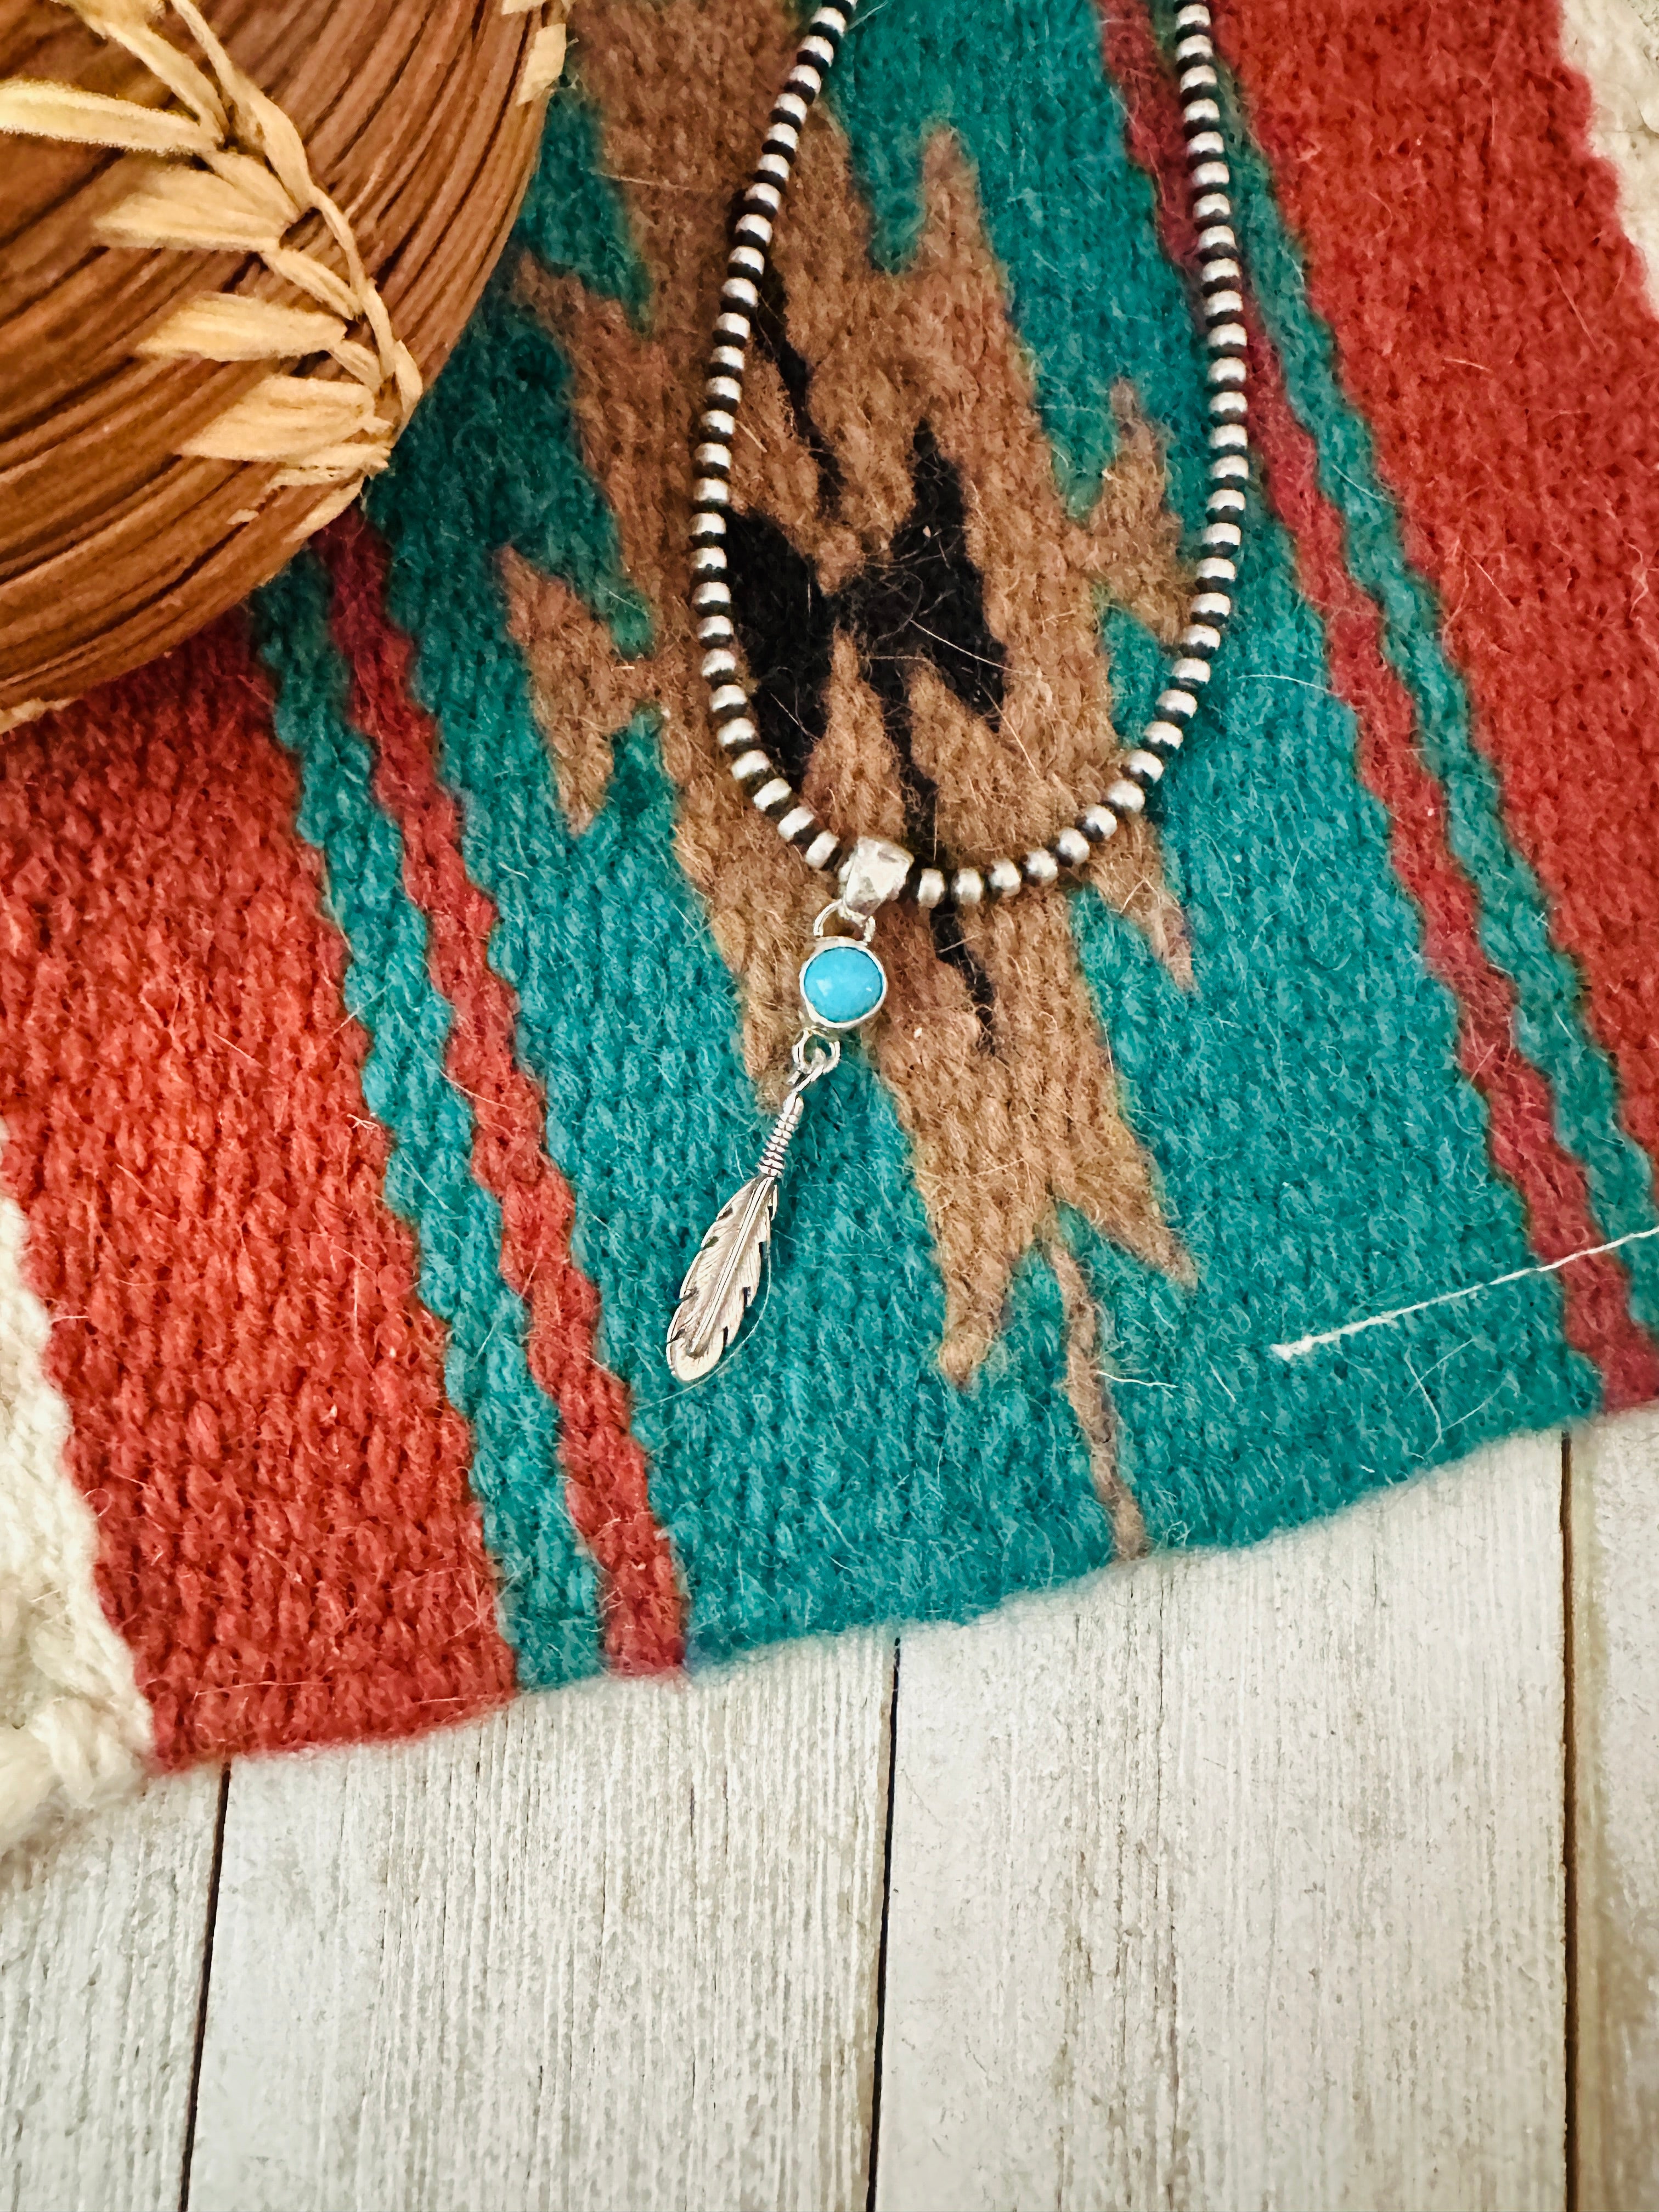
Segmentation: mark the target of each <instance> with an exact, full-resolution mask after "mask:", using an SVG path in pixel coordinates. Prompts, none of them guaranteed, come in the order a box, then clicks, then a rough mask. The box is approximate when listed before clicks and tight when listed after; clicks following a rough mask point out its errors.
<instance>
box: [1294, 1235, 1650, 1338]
mask: <svg viewBox="0 0 1659 2212" xmlns="http://www.w3.org/2000/svg"><path fill="white" fill-rule="evenodd" d="M1644 1237H1659V1229H1632V1231H1631V1232H1630V1234H1629V1236H1628V1237H1614V1238H1613V1242H1612V1243H1610V1244H1587V1245H1586V1246H1585V1247H1584V1249H1583V1251H1582V1252H1567V1253H1564V1254H1563V1255H1562V1256H1561V1258H1560V1259H1559V1260H1547V1261H1545V1262H1544V1264H1543V1265H1542V1266H1541V1267H1516V1268H1515V1269H1513V1270H1512V1271H1511V1272H1510V1273H1509V1274H1507V1275H1494V1276H1493V1277H1492V1280H1491V1281H1490V1282H1489V1283H1471V1284H1469V1285H1468V1288H1467V1289H1464V1290H1461V1291H1442V1292H1441V1293H1440V1296H1439V1297H1437V1298H1420V1299H1419V1301H1418V1303H1417V1304H1415V1305H1414V1306H1395V1308H1394V1309H1393V1310H1392V1311H1391V1312H1389V1313H1380V1314H1372V1315H1371V1316H1370V1318H1369V1319H1368V1320H1365V1321H1350V1322H1344V1323H1343V1325H1342V1327H1341V1328H1328V1329H1327V1330H1326V1331H1325V1332H1324V1334H1322V1335H1321V1336H1298V1337H1297V1339H1296V1340H1295V1342H1294V1343H1293V1344H1274V1345H1270V1346H1268V1350H1269V1351H1270V1352H1273V1355H1274V1357H1275V1358H1279V1359H1302V1358H1305V1357H1306V1356H1307V1354H1308V1353H1309V1352H1316V1351H1317V1350H1318V1349H1319V1347H1320V1346H1321V1345H1322V1344H1337V1343H1340V1341H1341V1340H1342V1339H1343V1338H1344V1337H1345V1336H1358V1334H1360V1332H1361V1331H1362V1330H1363V1329H1367V1328H1386V1327H1387V1326H1388V1324H1389V1322H1394V1321H1404V1320H1405V1319H1406V1318H1407V1316H1408V1315H1411V1314H1420V1313H1427V1312H1428V1310H1429V1309H1430V1308H1431V1306H1449V1305H1454V1304H1455V1303H1456V1302H1457V1300H1458V1299H1459V1298H1478V1297H1480V1293H1481V1292H1482V1291H1495V1290H1498V1288H1499V1287H1500V1286H1501V1285H1503V1284H1504V1283H1521V1282H1524V1281H1525V1280H1526V1279H1527V1277H1528V1275H1553V1274H1554V1273H1555V1272H1556V1270H1557V1269H1558V1268H1560V1267H1571V1265H1572V1263H1573V1261H1575V1260H1595V1259H1599V1258H1600V1256H1601V1254H1602V1253H1603V1252H1617V1251H1618V1250H1619V1249H1620V1247H1621V1246H1623V1245H1626V1244H1639V1243H1641V1242H1642V1241H1643V1239H1644Z"/></svg>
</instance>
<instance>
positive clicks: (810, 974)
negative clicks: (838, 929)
mask: <svg viewBox="0 0 1659 2212" xmlns="http://www.w3.org/2000/svg"><path fill="white" fill-rule="evenodd" d="M800 995H801V1000H802V1003H803V1004H804V1005H805V1008H806V1012H807V1016H808V1018H809V1019H810V1020H811V1022H812V1024H814V1026H815V1027H816V1028H818V1029H824V1030H855V1029H857V1028H858V1026H859V1024H860V1023H861V1022H867V1021H868V1020H869V1018H870V1017H871V1015H872V1014H874V1013H878V1012H880V1009H881V1002H882V1000H884V998H885V997H886V996H887V970H886V969H884V967H883V966H882V964H881V963H880V961H879V960H878V959H877V957H876V956H875V954H874V953H873V952H872V951H871V950H870V949H869V947H868V945H860V944H857V943H856V942H854V941H853V940H852V939H844V940H843V941H842V942H841V943H840V944H836V945H820V946H819V947H818V949H817V951H816V952H813V953H811V954H809V955H808V957H807V958H806V959H805V961H804V962H803V963H802V964H801V971H800Z"/></svg>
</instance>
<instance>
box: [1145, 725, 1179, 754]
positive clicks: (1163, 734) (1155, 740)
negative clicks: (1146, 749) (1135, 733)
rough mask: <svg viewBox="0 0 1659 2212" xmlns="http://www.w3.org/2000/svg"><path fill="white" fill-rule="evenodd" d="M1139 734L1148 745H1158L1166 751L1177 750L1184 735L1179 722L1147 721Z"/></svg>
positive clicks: (1172, 751)
mask: <svg viewBox="0 0 1659 2212" xmlns="http://www.w3.org/2000/svg"><path fill="white" fill-rule="evenodd" d="M1140 734H1141V736H1142V737H1143V738H1145V739H1146V743H1147V744H1149V745H1159V746H1161V747H1162V748H1163V750H1164V751H1165V752H1166V753H1174V752H1179V751H1180V750H1181V746H1182V739H1183V738H1184V737H1185V735H1186V732H1184V731H1183V730H1182V726H1181V725H1180V723H1179V722H1148V723H1147V725H1146V728H1145V729H1144V730H1143V731H1142V732H1141V733H1140Z"/></svg>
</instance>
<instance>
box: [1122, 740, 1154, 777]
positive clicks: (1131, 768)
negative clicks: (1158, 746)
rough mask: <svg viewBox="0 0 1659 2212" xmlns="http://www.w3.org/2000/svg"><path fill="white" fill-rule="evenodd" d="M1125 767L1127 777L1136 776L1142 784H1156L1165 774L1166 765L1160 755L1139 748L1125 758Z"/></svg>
mask: <svg viewBox="0 0 1659 2212" xmlns="http://www.w3.org/2000/svg"><path fill="white" fill-rule="evenodd" d="M1123 767H1124V772H1125V773H1126V775H1132V776H1134V777H1135V778H1136V779H1137V780H1138V781H1139V782H1141V783H1156V782H1157V781H1158V778H1159V777H1160V776H1161V775H1163V773H1164V763H1163V762H1162V761H1161V760H1160V759H1159V758H1158V755H1157V754H1156V753H1149V752H1147V751H1146V750H1144V749H1143V748H1141V747H1139V746H1137V747H1136V749H1135V750H1134V751H1133V752H1132V753H1127V754H1126V755H1125V756H1124V761H1123Z"/></svg>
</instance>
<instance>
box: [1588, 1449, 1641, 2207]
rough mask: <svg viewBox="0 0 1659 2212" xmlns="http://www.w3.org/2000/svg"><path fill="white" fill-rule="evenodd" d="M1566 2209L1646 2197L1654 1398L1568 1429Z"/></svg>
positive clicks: (1635, 2203) (1627, 2203) (1634, 2203)
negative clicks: (1573, 2083)
mask: <svg viewBox="0 0 1659 2212" xmlns="http://www.w3.org/2000/svg"><path fill="white" fill-rule="evenodd" d="M1571 1450H1572V1516H1571V1537H1572V1614H1573V1619H1572V1705H1573V1719H1574V1727H1573V1738H1574V1776H1573V1779H1574V1788H1573V1800H1574V1806H1573V1809H1574V1816H1575V1817H1574V1821H1573V1827H1574V1876H1575V1880H1574V1890H1575V1893H1576V1895H1575V1904H1576V1911H1575V1916H1574V1917H1575V1922H1576V1933H1577V1945H1576V1949H1577V2003H1576V2005H1575V2008H1574V2010H1575V2015H1576V2026H1577V2051H1576V2052H1575V2054H1574V2059H1575V2070H1576V2075H1577V2122H1578V2125H1577V2155H1578V2206H1579V2212H1631V2209H1632V2208H1638V2207H1643V2206H1646V2205H1650V2204H1656V2203H1659V1573H1656V1569H1655V1562H1656V1559H1659V1411H1656V1410H1655V1409H1654V1408H1652V1407H1647V1408H1645V1409H1644V1411H1643V1412H1641V1413H1627V1414H1626V1415H1625V1416H1624V1417H1623V1418H1622V1419H1620V1420H1616V1421H1599V1422H1597V1423H1595V1425H1594V1426H1592V1427H1590V1428H1588V1429H1584V1430H1582V1431H1578V1432H1577V1433H1576V1434H1575V1435H1574V1437H1573V1439H1572V1446H1571Z"/></svg>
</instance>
